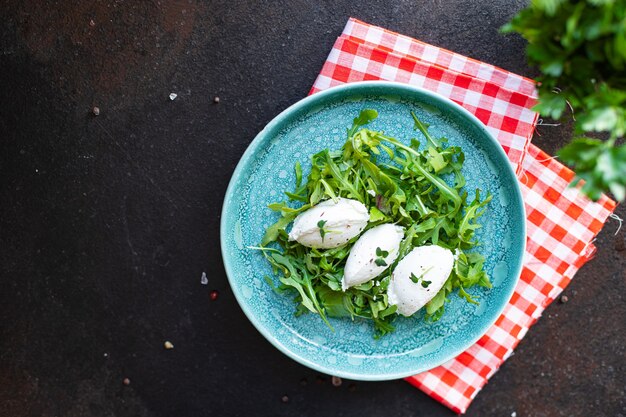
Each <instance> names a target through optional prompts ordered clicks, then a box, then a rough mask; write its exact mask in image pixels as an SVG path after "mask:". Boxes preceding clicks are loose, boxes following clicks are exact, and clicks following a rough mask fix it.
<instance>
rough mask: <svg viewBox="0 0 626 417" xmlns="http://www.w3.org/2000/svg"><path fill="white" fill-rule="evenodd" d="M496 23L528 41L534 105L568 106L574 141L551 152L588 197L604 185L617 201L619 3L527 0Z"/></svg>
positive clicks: (625, 46)
mask: <svg viewBox="0 0 626 417" xmlns="http://www.w3.org/2000/svg"><path fill="white" fill-rule="evenodd" d="M502 29H503V31H504V32H517V33H519V34H521V35H522V36H523V37H524V38H526V39H527V40H528V42H529V44H528V46H527V48H526V54H527V56H528V60H529V62H530V63H531V64H533V65H536V66H538V67H539V69H540V70H541V73H542V74H541V75H540V76H539V77H538V78H537V81H538V82H539V86H538V92H539V103H538V104H537V105H536V106H535V110H537V111H538V112H539V113H540V114H541V115H542V116H544V117H551V118H552V119H561V118H562V117H563V116H564V114H566V113H567V112H568V108H569V109H571V112H572V117H573V118H574V120H575V122H574V140H573V141H571V143H570V144H568V145H567V146H565V147H564V148H563V149H561V150H560V151H559V152H558V156H559V157H560V158H561V160H562V161H564V162H565V163H567V164H569V165H571V166H572V167H573V168H574V170H575V171H576V173H577V177H576V179H575V182H576V183H577V182H579V180H584V181H585V184H584V185H583V187H582V191H583V192H585V193H586V194H587V195H588V196H590V197H591V198H593V199H598V198H599V197H600V195H601V193H602V192H609V191H610V192H611V193H612V194H613V195H614V196H615V198H616V199H618V200H624V198H625V197H626V144H621V145H619V143H620V142H621V141H622V140H623V137H624V134H625V133H626V75H625V74H626V2H625V1H623V0H621V1H612V0H586V1H584V0H583V1H581V0H533V1H532V2H531V5H530V6H529V7H528V8H526V9H524V10H522V11H521V12H520V13H519V14H517V16H515V17H514V18H513V19H512V20H511V22H510V23H508V24H507V25H505V26H504V27H503V28H502ZM594 133H595V134H602V135H604V137H605V139H606V140H599V139H594V138H590V137H589V136H590V135H593V134H594Z"/></svg>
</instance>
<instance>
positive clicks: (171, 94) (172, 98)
mask: <svg viewBox="0 0 626 417" xmlns="http://www.w3.org/2000/svg"><path fill="white" fill-rule="evenodd" d="M176 97H178V94H176V93H170V100H172V101H174V99H175V98H176Z"/></svg>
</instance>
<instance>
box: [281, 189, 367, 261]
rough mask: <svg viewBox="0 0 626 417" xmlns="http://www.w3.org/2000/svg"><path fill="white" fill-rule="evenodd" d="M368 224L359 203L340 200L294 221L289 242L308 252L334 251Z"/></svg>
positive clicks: (322, 206) (320, 206) (321, 205)
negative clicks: (314, 250)
mask: <svg viewBox="0 0 626 417" xmlns="http://www.w3.org/2000/svg"><path fill="white" fill-rule="evenodd" d="M368 220H369V213H368V211H367V207H365V205H364V204H363V203H361V202H360V201H357V200H352V199H349V198H341V197H340V198H338V199H337V201H334V200H332V199H331V200H326V201H322V202H321V203H319V204H317V205H316V206H314V207H311V208H310V209H308V210H307V211H305V212H303V213H300V214H299V215H298V217H296V219H295V220H294V222H293V227H292V228H291V231H290V232H289V240H291V241H293V240H295V241H297V242H298V243H300V244H302V245H304V246H307V247H309V248H319V249H330V248H336V247H338V246H341V245H344V244H346V243H348V241H349V240H350V239H352V238H353V237H355V236H357V235H358V234H359V233H361V232H362V231H363V229H365V226H367V222H368Z"/></svg>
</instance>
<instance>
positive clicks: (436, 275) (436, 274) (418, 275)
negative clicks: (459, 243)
mask: <svg viewBox="0 0 626 417" xmlns="http://www.w3.org/2000/svg"><path fill="white" fill-rule="evenodd" d="M454 261H455V259H454V254H453V253H452V251H450V250H448V249H445V248H442V247H441V246H437V245H430V246H418V247H416V248H414V249H413V250H412V251H411V252H409V253H408V254H407V255H406V256H405V257H404V258H402V260H400V262H398V265H397V266H396V268H395V269H394V271H393V272H392V274H391V280H390V282H389V287H388V288H387V296H388V297H389V298H388V299H389V304H390V305H397V306H398V310H397V312H398V314H402V315H403V316H407V317H408V316H410V315H412V314H414V313H415V312H416V311H417V310H419V309H420V308H422V307H424V306H425V305H426V303H428V302H429V301H430V300H432V298H433V297H434V296H435V295H436V294H437V293H438V292H439V290H440V289H441V288H442V287H443V284H445V282H446V280H447V279H448V277H449V276H450V273H451V272H452V268H453V267H454Z"/></svg>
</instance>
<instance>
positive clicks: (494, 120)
mask: <svg viewBox="0 0 626 417" xmlns="http://www.w3.org/2000/svg"><path fill="white" fill-rule="evenodd" d="M362 80H389V81H398V82H405V83H408V84H411V85H416V86H420V87H422V88H425V89H427V90H431V91H435V92H437V93H439V94H441V95H443V96H446V97H448V98H450V99H452V100H453V101H455V102H457V103H459V104H460V105H462V106H463V107H465V108H466V109H467V110H469V111H470V112H472V113H473V114H474V115H476V116H477V117H478V118H479V119H480V120H481V121H482V122H483V123H485V125H486V126H487V127H488V129H489V131H490V132H491V133H492V134H493V136H494V137H496V138H497V139H498V141H499V142H500V144H501V145H502V147H503V148H504V150H505V152H506V154H507V156H508V157H509V159H510V161H511V164H512V165H513V167H514V169H515V171H516V172H517V173H518V178H519V179H520V184H521V188H522V193H523V195H524V203H525V205H526V215H527V220H526V225H527V230H528V236H527V247H526V256H525V258H524V267H523V270H522V275H521V278H520V281H519V283H518V285H517V287H516V288H515V292H514V294H513V297H512V298H511V300H510V301H509V304H508V305H507V306H506V308H505V309H504V312H503V313H502V315H501V316H500V317H499V318H498V320H497V321H496V323H495V324H494V325H493V326H492V327H491V328H490V329H489V330H488V331H487V333H485V335H484V336H483V337H482V338H481V339H480V340H479V341H478V342H476V344H474V345H473V346H472V347H470V348H469V349H467V350H466V351H465V352H463V353H462V354H460V355H459V356H458V357H456V358H454V359H452V360H451V361H449V362H447V363H445V364H443V365H441V366H439V367H438V368H435V369H433V370H431V371H428V372H424V373H421V374H419V375H414V376H412V377H409V378H407V381H408V382H410V383H411V384H413V385H415V386H416V387H418V388H419V389H421V390H422V391H424V392H426V393H427V394H428V395H430V396H431V397H433V398H434V399H436V400H437V401H440V402H441V403H443V404H444V405H446V406H447V407H449V408H451V409H452V410H453V411H455V412H457V413H464V412H465V411H466V410H467V407H468V406H469V404H470V403H471V401H472V399H473V398H474V397H475V396H476V394H477V393H478V391H480V389H481V388H482V387H483V385H485V384H486V383H487V380H488V379H489V378H490V377H491V376H492V375H493V374H494V373H495V372H496V371H497V370H498V368H499V367H500V365H501V364H502V363H503V362H504V361H505V360H506V359H507V358H508V357H509V356H510V355H511V353H512V352H513V349H514V348H515V346H517V344H518V343H519V341H520V340H521V339H522V338H523V337H524V335H525V334H526V332H527V331H528V329H529V327H530V326H532V325H533V324H534V323H535V321H536V320H537V319H538V318H539V317H540V316H541V313H542V312H543V310H544V309H545V308H546V307H547V306H548V305H549V304H550V303H551V302H552V301H553V300H554V299H555V298H556V297H557V296H558V295H559V293H560V292H561V291H563V289H564V288H565V287H566V286H567V285H568V284H569V282H570V281H571V279H572V277H573V276H574V274H575V273H576V271H577V270H578V269H579V268H580V267H581V266H582V265H583V264H584V263H585V262H587V261H588V260H590V259H591V257H592V256H593V253H594V252H595V247H594V246H593V243H592V242H593V239H594V236H595V235H596V234H597V233H598V232H599V231H600V230H601V229H602V226H603V225H604V222H605V221H606V219H607V217H608V216H609V215H610V214H611V212H612V211H613V210H614V209H615V202H614V201H612V200H610V199H609V198H607V197H605V196H603V197H602V198H601V199H600V200H599V201H598V202H596V203H594V202H592V201H590V200H589V199H587V198H586V197H584V196H583V195H582V194H581V193H580V192H579V191H578V190H577V189H575V188H569V187H568V184H569V183H570V181H571V180H572V179H573V177H574V173H573V172H572V171H570V170H569V169H568V168H566V167H565V166H563V165H562V164H560V163H559V162H557V161H555V160H554V159H553V158H550V157H549V156H548V155H547V154H546V153H544V152H543V151H541V150H540V149H539V148H537V147H536V146H534V145H531V144H530V139H531V137H532V134H533V130H534V127H535V123H536V121H537V114H536V113H535V112H533V111H532V110H531V107H532V106H533V105H534V104H535V102H536V92H535V85H534V82H533V81H532V80H529V79H527V78H524V77H520V76H519V75H516V74H512V73H510V72H508V71H505V70H503V69H500V68H496V67H494V66H491V65H488V64H484V63H481V62H478V61H475V60H473V59H471V58H467V57H464V56H462V55H458V54H455V53H453V52H450V51H446V50H444V49H441V48H438V47H435V46H432V45H428V44H425V43H423V42H420V41H417V40H415V39H411V38H409V37H406V36H402V35H399V34H396V33H393V32H390V31H388V30H385V29H383V28H379V27H375V26H372V25H369V24H367V23H363V22H360V21H358V20H356V19H350V20H349V21H348V24H347V25H346V27H345V29H344V32H343V34H342V35H341V36H340V37H339V38H338V39H337V42H335V45H334V46H333V49H332V51H331V52H330V55H329V56H328V59H327V60H326V63H325V64H324V67H323V68H322V71H321V73H320V75H319V77H318V78H317V80H316V81H315V84H314V85H313V88H312V90H311V94H312V93H315V92H317V91H320V90H324V89H326V88H329V87H332V86H335V85H339V84H343V83H346V82H352V81H362Z"/></svg>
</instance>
